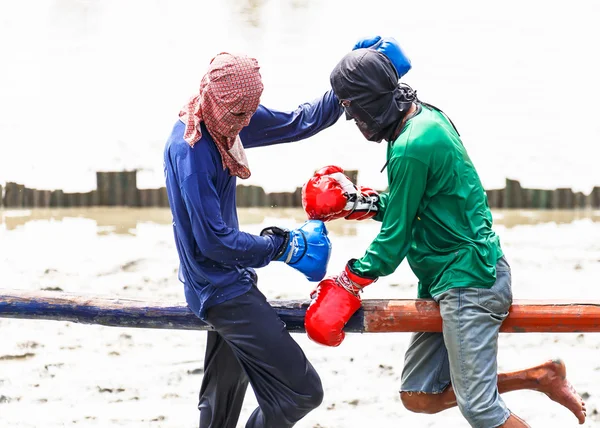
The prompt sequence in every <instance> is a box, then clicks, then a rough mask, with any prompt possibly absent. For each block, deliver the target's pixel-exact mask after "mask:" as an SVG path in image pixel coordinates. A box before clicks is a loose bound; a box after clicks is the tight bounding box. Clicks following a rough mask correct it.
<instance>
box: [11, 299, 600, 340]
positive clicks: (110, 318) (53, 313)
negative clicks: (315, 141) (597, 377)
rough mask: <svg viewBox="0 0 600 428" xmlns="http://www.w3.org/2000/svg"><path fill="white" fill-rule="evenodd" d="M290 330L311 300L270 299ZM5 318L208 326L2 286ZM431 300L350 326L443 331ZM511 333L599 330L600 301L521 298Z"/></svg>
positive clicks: (183, 314) (395, 303)
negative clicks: (8, 288)
mask: <svg viewBox="0 0 600 428" xmlns="http://www.w3.org/2000/svg"><path fill="white" fill-rule="evenodd" d="M270 303H271V305H272V306H273V307H274V308H275V310H276V311H277V313H278V314H279V316H280V317H281V319H282V320H283V321H284V322H285V324H286V326H287V329H288V330H290V331H292V332H301V331H304V313H305V311H306V308H307V307H308V303H309V302H308V301H299V300H290V301H276V300H274V301H271V302H270ZM0 318H20V319H37V320H54V321H70V322H76V323H81V324H99V325H105V326H112V327H138V328H161V329H180V330H207V329H209V327H208V326H207V325H206V324H205V323H203V322H202V321H201V320H200V319H198V318H197V317H196V316H195V315H194V314H193V313H192V312H191V311H190V309H189V308H188V307H187V305H186V304H185V303H181V302H146V301H139V300H131V299H120V298H110V297H102V296H86V295H80V294H71V293H63V292H53V291H37V292H30V291H23V290H0ZM441 327H442V320H441V317H440V313H439V309H438V306H437V304H435V302H433V301H431V300H424V299H418V300H374V299H373V300H365V301H363V307H362V308H361V309H360V310H359V311H358V312H357V313H356V314H355V315H354V316H353V317H352V318H351V319H350V321H349V322H348V324H347V325H346V331H348V332H357V333H386V332H413V331H429V332H439V331H441ZM501 331H502V332H507V333H538V332H539V333H551V332H552V333H567V332H577V333H579V332H593V333H597V332H600V301H587V302H567V301H551V300H540V301H535V300H517V301H515V303H514V304H513V306H512V307H511V310H510V315H509V317H508V318H507V320H506V321H505V322H504V324H503V325H502V329H501Z"/></svg>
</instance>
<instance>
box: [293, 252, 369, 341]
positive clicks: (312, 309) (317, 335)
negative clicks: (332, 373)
mask: <svg viewBox="0 0 600 428" xmlns="http://www.w3.org/2000/svg"><path fill="white" fill-rule="evenodd" d="M353 263H354V259H353V260H350V261H349V262H348V264H347V265H346V269H344V271H343V272H342V273H341V274H340V275H339V276H336V277H333V278H326V279H324V280H322V281H321V282H320V283H319V285H318V286H317V289H316V290H315V292H313V295H312V296H311V298H312V302H311V303H310V306H309V307H308V309H307V310H306V316H305V317H304V328H305V329H306V334H307V335H308V337H309V338H310V339H311V340H313V341H315V342H317V343H320V344H321V345H326V346H339V344H340V343H342V341H343V340H344V337H345V336H346V334H345V333H344V326H345V325H346V323H347V322H348V320H350V317H352V315H354V313H355V312H356V311H357V310H358V309H359V308H360V305H361V303H362V301H361V299H360V295H359V293H360V291H361V290H362V289H363V288H364V287H366V286H367V285H370V284H372V283H373V282H375V281H376V280H377V279H376V278H375V279H371V278H364V277H361V276H359V275H358V274H356V273H355V272H353V271H352V268H351V265H352V264H353Z"/></svg>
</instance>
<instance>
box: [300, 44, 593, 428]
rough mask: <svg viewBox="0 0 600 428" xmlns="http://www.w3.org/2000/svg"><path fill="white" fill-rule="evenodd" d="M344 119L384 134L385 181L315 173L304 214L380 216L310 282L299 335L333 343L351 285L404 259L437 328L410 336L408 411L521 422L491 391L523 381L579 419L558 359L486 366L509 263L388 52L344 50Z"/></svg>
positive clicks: (441, 130)
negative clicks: (351, 249) (505, 367)
mask: <svg viewBox="0 0 600 428" xmlns="http://www.w3.org/2000/svg"><path fill="white" fill-rule="evenodd" d="M331 84H332V87H333V90H334V92H335V94H336V96H337V97H338V98H339V100H340V104H341V105H342V106H343V107H344V108H345V110H346V117H347V118H348V119H353V120H354V121H355V122H356V125H357V126H358V128H359V130H360V131H361V132H362V134H363V135H364V136H365V138H367V139H368V140H370V141H375V142H380V141H383V140H385V141H387V143H388V149H387V163H386V168H387V175H388V182H389V190H388V191H387V192H386V193H383V194H377V192H375V191H373V190H372V189H369V188H363V187H358V186H355V185H354V184H353V183H352V182H351V181H350V180H349V179H348V178H347V177H346V176H345V175H344V174H343V170H342V169H341V168H340V167H335V166H329V167H325V168H323V169H322V170H320V171H318V172H317V173H316V174H315V176H314V177H313V178H311V180H309V182H308V183H307V184H306V185H305V186H304V188H303V205H304V207H305V210H306V212H307V213H308V215H309V217H311V218H316V219H322V220H325V221H328V220H334V219H337V218H347V219H356V220H362V219H366V218H373V219H374V220H378V221H381V230H380V232H379V234H378V235H377V237H376V238H375V240H374V241H373V242H372V243H371V245H370V246H369V248H368V249H367V251H366V253H365V254H364V255H363V256H362V257H361V258H359V259H353V260H350V261H349V262H348V263H347V265H346V267H345V269H344V270H343V271H342V273H340V274H339V275H337V276H335V277H332V278H327V279H325V280H323V281H321V282H320V283H319V286H318V287H317V289H316V291H315V293H314V294H313V296H312V297H313V300H312V302H311V305H310V307H309V308H308V310H307V313H306V318H305V327H306V331H307V334H308V335H309V337H310V338H311V339H312V340H314V341H316V342H318V343H321V344H324V345H328V346H338V345H339V344H340V343H341V342H342V340H343V339H344V333H343V327H344V325H345V323H346V322H347V321H348V320H349V319H350V317H351V316H352V314H353V313H354V312H355V311H356V310H357V309H358V308H359V307H360V302H361V300H360V291H361V290H362V289H363V288H364V287H366V286H369V285H370V284H372V283H373V282H375V281H376V280H377V278H379V277H380V276H385V275H389V274H391V273H392V272H394V271H395V270H396V268H397V267H398V266H399V265H400V263H401V262H402V260H403V259H404V258H405V257H406V258H407V259H408V262H409V264H410V267H411V269H412V271H413V272H414V273H415V275H416V276H417V278H418V279H419V292H418V297H422V298H433V299H434V300H435V301H436V302H437V303H438V304H439V307H440V313H441V316H442V320H443V332H442V333H415V334H414V335H413V337H412V341H411V344H410V346H409V349H408V350H407V353H406V357H405V362H404V369H403V373H402V386H401V392H400V394H401V399H402V402H403V404H404V406H405V407H406V408H407V409H409V410H411V411H414V412H420V413H437V412H440V411H442V410H445V409H448V408H450V407H453V406H456V405H458V407H459V408H460V411H461V412H462V414H463V416H464V417H465V419H466V420H467V421H468V422H469V424H470V425H471V426H472V427H477V428H493V427H504V428H512V427H528V426H529V425H527V423H525V422H524V421H523V420H522V419H520V418H518V417H517V416H516V415H514V414H512V413H511V412H510V411H509V410H508V409H507V407H506V405H505V403H504V401H503V400H502V398H501V397H500V394H501V393H504V392H509V391H515V390H520V389H532V390H537V391H540V392H543V393H545V394H546V395H547V396H548V397H549V398H551V399H552V400H554V401H556V402H558V403H559V404H561V405H563V406H565V407H567V408H568V409H569V410H571V412H573V414H574V415H575V416H576V417H577V419H578V421H579V423H581V424H583V423H584V422H585V417H586V408H585V404H584V403H583V400H582V399H581V397H580V396H579V395H578V394H577V393H576V392H575V390H574V388H573V387H572V386H571V384H570V383H569V382H568V381H567V380H566V369H565V365H564V363H563V362H562V361H560V360H558V361H547V362H546V363H544V364H541V365H539V366H536V367H532V368H529V369H525V370H521V371H518V372H514V373H503V374H498V372H497V353H498V333H499V330H500V326H501V324H502V322H503V321H504V319H505V318H506V317H507V316H508V310H509V308H510V305H511V303H512V291H511V271H510V266H509V264H508V262H507V261H506V259H505V257H504V255H503V252H502V249H501V246H500V240H499V237H498V235H497V234H496V233H495V232H494V231H493V229H492V215H491V212H490V209H489V206H488V203H487V197H486V194H485V191H484V189H483V186H482V185H481V181H480V180H479V176H478V174H477V171H476V169H475V167H474V165H473V163H472V161H471V159H470V158H469V156H468V154H467V152H466V149H465V147H464V146H463V144H462V142H461V139H460V135H459V133H458V131H457V130H456V129H455V127H454V125H453V124H452V122H451V121H450V120H449V118H448V117H447V116H446V115H445V114H444V113H442V112H441V111H440V110H438V109H437V108H435V107H433V106H431V105H429V104H426V103H423V102H421V101H419V100H418V99H417V97H416V93H415V92H414V91H413V90H412V89H411V88H410V87H409V86H407V85H404V84H401V83H398V74H397V72H396V70H395V69H394V66H393V65H392V63H391V62H390V60H389V59H388V58H387V57H386V56H385V55H383V54H382V53H380V52H377V51H375V50H373V49H357V50H355V51H353V52H351V53H350V54H348V55H346V56H345V57H344V58H343V59H342V60H341V61H340V62H339V63H338V65H337V66H336V67H335V69H334V70H333V72H332V74H331Z"/></svg>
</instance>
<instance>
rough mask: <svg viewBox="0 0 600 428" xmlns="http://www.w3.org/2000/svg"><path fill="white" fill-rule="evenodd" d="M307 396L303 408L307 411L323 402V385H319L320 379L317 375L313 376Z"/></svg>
mask: <svg viewBox="0 0 600 428" xmlns="http://www.w3.org/2000/svg"><path fill="white" fill-rule="evenodd" d="M307 396H308V398H307V400H306V401H305V406H306V407H307V408H308V409H307V410H308V411H311V410H314V409H316V408H317V407H319V406H320V405H321V403H322V402H323V396H324V393H323V385H322V384H321V379H320V378H319V376H318V375H317V376H315V378H314V379H313V381H312V382H311V384H310V388H309V393H308V394H307Z"/></svg>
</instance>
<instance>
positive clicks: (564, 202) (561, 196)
mask: <svg viewBox="0 0 600 428" xmlns="http://www.w3.org/2000/svg"><path fill="white" fill-rule="evenodd" d="M574 199H575V198H574V194H573V190H571V189H566V188H560V189H556V190H555V191H554V195H553V201H552V208H554V209H557V208H558V209H566V208H573V206H574Z"/></svg>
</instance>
